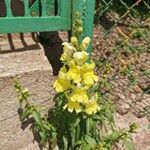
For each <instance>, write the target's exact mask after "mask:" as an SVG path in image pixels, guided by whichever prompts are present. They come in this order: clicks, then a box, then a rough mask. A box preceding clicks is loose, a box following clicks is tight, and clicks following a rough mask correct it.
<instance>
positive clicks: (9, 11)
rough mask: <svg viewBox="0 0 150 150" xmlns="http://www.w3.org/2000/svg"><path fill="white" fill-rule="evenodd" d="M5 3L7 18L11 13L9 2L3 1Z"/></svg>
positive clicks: (8, 0) (9, 0) (7, 0)
mask: <svg viewBox="0 0 150 150" xmlns="http://www.w3.org/2000/svg"><path fill="white" fill-rule="evenodd" d="M5 3H6V9H7V17H12V16H13V15H12V11H11V0H5Z"/></svg>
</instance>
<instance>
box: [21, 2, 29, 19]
mask: <svg viewBox="0 0 150 150" xmlns="http://www.w3.org/2000/svg"><path fill="white" fill-rule="evenodd" d="M23 2H24V8H25V16H30V11H29V0H24V1H23Z"/></svg>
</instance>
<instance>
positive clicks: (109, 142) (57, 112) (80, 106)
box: [15, 16, 136, 150]
mask: <svg viewBox="0 0 150 150" xmlns="http://www.w3.org/2000/svg"><path fill="white" fill-rule="evenodd" d="M77 22H78V23H79V24H78V23H77ZM81 25H82V23H81V21H80V20H79V16H78V18H77V20H75V26H74V28H75V31H77V32H74V33H76V34H74V36H73V37H71V39H70V42H64V43H63V44H62V45H63V54H62V56H61V60H62V62H63V64H64V65H63V67H62V68H61V70H60V71H59V74H58V78H57V80H56V81H55V82H54V84H53V86H54V88H55V90H56V92H57V94H56V96H55V97H54V102H55V105H54V107H52V108H51V109H50V111H49V113H48V114H47V115H45V116H44V117H43V116H42V115H41V113H40V111H39V108H38V107H36V106H34V105H31V104H30V103H29V102H28V97H29V96H30V94H29V92H28V90H27V89H23V88H22V87H21V86H20V84H19V82H18V81H16V83H15V88H16V91H17V93H19V97H18V99H19V102H20V109H21V111H20V119H21V121H22V122H24V121H26V120H28V119H31V118H32V120H33V125H32V128H33V130H32V131H33V132H34V135H38V136H39V139H40V145H42V146H45V145H47V144H49V146H48V149H56V147H57V149H60V150H61V149H62V150H111V149H112V146H113V145H114V144H115V143H117V142H119V141H120V140H125V141H126V140H127V139H128V136H129V133H132V132H134V130H135V128H136V125H135V124H132V125H131V126H130V128H129V129H128V130H126V129H121V130H116V129H115V126H114V115H113V113H114V109H113V106H112V103H111V102H110V101H109V100H106V99H105V98H104V97H103V95H101V94H100V93H99V84H98V76H96V75H95V74H94V68H95V64H94V62H93V61H92V60H91V59H90V57H89V54H88V53H87V52H86V50H87V48H88V47H89V44H90V42H91V39H90V38H89V37H85V38H84V39H83V40H81V38H80V34H81V31H82V30H81V29H82V26H81ZM78 29H80V30H78ZM108 126H111V128H110V127H109V129H112V131H111V132H109V133H107V132H106V131H107V130H105V132H104V131H103V130H104V129H106V128H107V127H108ZM102 131H103V132H102ZM102 133H103V134H102Z"/></svg>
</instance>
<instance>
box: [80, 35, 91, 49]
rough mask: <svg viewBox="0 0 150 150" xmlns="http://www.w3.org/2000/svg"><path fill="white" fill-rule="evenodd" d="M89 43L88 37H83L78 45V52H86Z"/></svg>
mask: <svg viewBox="0 0 150 150" xmlns="http://www.w3.org/2000/svg"><path fill="white" fill-rule="evenodd" d="M90 42H91V39H90V37H85V38H84V39H83V41H82V43H81V45H80V51H86V50H87V48H88V47H89V45H90Z"/></svg>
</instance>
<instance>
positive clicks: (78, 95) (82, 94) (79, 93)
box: [69, 88, 89, 104]
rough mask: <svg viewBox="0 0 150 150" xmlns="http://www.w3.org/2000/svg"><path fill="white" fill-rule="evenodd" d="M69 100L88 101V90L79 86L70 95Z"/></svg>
mask: <svg viewBox="0 0 150 150" xmlns="http://www.w3.org/2000/svg"><path fill="white" fill-rule="evenodd" d="M69 100H71V101H72V102H79V103H84V104H86V103H88V102H89V98H88V95H87V92H86V91H85V90H83V89H80V88H77V89H76V90H75V91H74V92H73V94H72V95H71V96H69Z"/></svg>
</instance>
